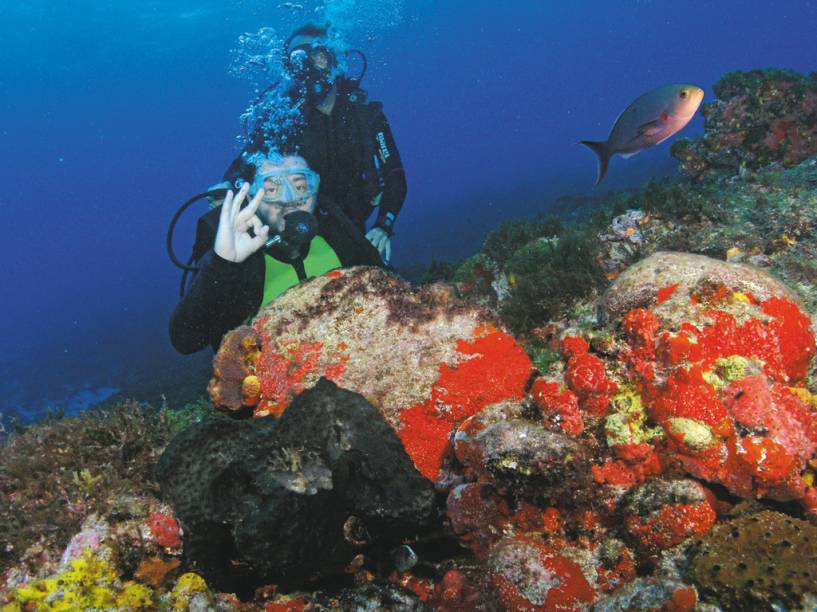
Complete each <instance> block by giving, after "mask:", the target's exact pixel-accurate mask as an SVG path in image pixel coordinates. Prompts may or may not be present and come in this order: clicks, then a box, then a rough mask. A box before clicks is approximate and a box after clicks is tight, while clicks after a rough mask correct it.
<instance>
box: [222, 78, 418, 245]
mask: <svg viewBox="0 0 817 612" xmlns="http://www.w3.org/2000/svg"><path fill="white" fill-rule="evenodd" d="M336 83H337V87H338V93H337V98H336V100H335V105H334V107H333V109H332V113H331V114H330V115H325V114H324V113H322V112H320V111H319V110H318V109H316V108H315V107H314V106H310V107H309V108H305V110H304V123H303V126H302V128H301V129H300V130H299V131H298V132H297V133H296V134H294V135H293V137H292V141H293V142H291V143H290V146H292V145H294V150H295V151H297V153H298V154H299V155H301V156H302V157H303V158H304V159H306V161H307V163H308V164H309V167H310V168H312V169H313V170H314V171H315V172H317V173H318V174H319V175H320V177H321V183H320V189H319V191H318V206H320V205H321V201H322V200H323V199H324V198H325V197H327V198H329V199H331V200H332V201H334V202H336V203H337V204H338V205H339V206H340V207H341V209H342V210H343V211H344V212H345V213H346V215H347V216H348V217H349V218H350V219H351V220H352V221H353V222H354V223H355V225H356V226H357V227H358V229H359V230H360V231H361V232H364V231H365V224H366V220H367V219H368V218H369V216H370V215H371V213H372V200H373V199H374V198H375V197H376V196H377V195H378V194H379V193H382V196H381V198H380V203H379V206H378V211H377V218H376V220H375V222H374V226H375V227H381V228H383V229H384V230H386V232H387V233H388V234H390V235H391V233H392V226H393V224H394V220H395V219H396V218H397V215H398V214H399V213H400V209H401V208H402V206H403V201H404V200H405V198H406V190H407V188H406V177H405V174H404V172H403V165H402V162H401V160H400V153H399V152H398V151H397V146H396V145H395V143H394V138H393V137H392V133H391V129H390V128H389V123H388V121H387V120H386V117H385V115H384V114H383V106H382V104H380V103H379V102H362V100H364V99H365V93H364V92H362V91H360V90H357V89H355V88H354V87H353V86H352V84H351V83H350V82H349V81H347V80H345V79H342V78H339V79H338V80H337V81H336ZM263 141H264V138H263V135H259V134H255V135H254V137H253V138H252V143H251V144H250V145H249V146H248V147H247V148H246V149H245V151H246V152H256V151H259V150H263V145H262V144H261V143H263ZM287 152H289V151H287ZM243 153H244V152H242V154H243ZM254 171H255V168H254V167H253V166H251V165H248V164H247V163H246V162H245V161H244V160H243V159H242V157H241V156H239V157H237V158H236V159H235V160H234V161H233V163H232V164H230V167H229V168H228V169H227V172H226V173H225V174H224V180H226V181H229V182H230V183H233V184H235V181H236V179H238V178H243V179H244V180H247V181H251V180H252V177H253V174H254Z"/></svg>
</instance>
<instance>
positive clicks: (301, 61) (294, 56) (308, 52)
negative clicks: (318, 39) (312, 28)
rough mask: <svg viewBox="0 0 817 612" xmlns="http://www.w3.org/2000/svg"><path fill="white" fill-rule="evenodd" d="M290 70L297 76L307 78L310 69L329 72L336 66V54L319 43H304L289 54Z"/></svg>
mask: <svg viewBox="0 0 817 612" xmlns="http://www.w3.org/2000/svg"><path fill="white" fill-rule="evenodd" d="M288 59H289V69H290V71H291V72H292V73H293V75H295V76H296V77H298V76H301V77H303V76H306V73H308V72H309V71H310V69H317V70H318V71H320V72H329V71H330V70H331V69H332V68H333V67H334V65H335V63H336V61H337V60H336V59H335V54H334V53H332V52H331V51H330V50H329V48H328V47H326V46H324V45H322V44H319V43H312V44H310V43H304V44H301V45H297V46H296V47H293V48H292V50H291V51H290V52H289V57H288Z"/></svg>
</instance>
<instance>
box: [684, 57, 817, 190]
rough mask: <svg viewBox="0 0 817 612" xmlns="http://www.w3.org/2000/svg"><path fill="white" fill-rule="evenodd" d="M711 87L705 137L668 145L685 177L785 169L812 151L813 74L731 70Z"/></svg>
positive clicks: (816, 112) (816, 99)
mask: <svg viewBox="0 0 817 612" xmlns="http://www.w3.org/2000/svg"><path fill="white" fill-rule="evenodd" d="M714 89H715V95H716V96H717V98H718V99H717V100H715V101H714V102H710V103H708V104H704V105H703V107H702V109H701V113H702V114H703V116H704V118H705V127H704V129H705V134H704V135H703V136H702V137H701V138H698V139H695V140H680V141H678V142H676V143H675V144H674V145H673V147H672V154H673V156H674V157H676V158H677V159H678V160H679V161H680V162H681V170H682V171H683V172H685V173H686V174H688V175H689V176H692V177H695V178H701V177H704V176H710V175H713V174H715V175H718V174H721V175H722V174H727V175H734V174H737V173H738V172H739V171H741V170H743V169H747V168H748V169H756V168H759V167H762V166H767V165H769V164H770V163H772V162H780V163H782V164H784V165H787V166H791V165H794V164H798V163H800V162H801V161H803V160H804V159H806V158H808V157H810V156H812V155H814V154H815V153H817V73H812V74H810V75H801V74H798V73H795V72H792V71H789V70H779V69H770V70H753V71H751V72H731V73H729V74H727V75H725V76H724V77H723V78H722V79H721V80H720V81H718V82H717V83H715V86H714Z"/></svg>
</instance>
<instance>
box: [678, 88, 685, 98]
mask: <svg viewBox="0 0 817 612" xmlns="http://www.w3.org/2000/svg"><path fill="white" fill-rule="evenodd" d="M678 95H679V96H681V98H686V97H687V90H686V89H685V90H683V91H682V92H681V93H680V94H678Z"/></svg>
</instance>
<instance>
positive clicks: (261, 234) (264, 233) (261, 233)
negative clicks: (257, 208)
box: [250, 215, 269, 252]
mask: <svg viewBox="0 0 817 612" xmlns="http://www.w3.org/2000/svg"><path fill="white" fill-rule="evenodd" d="M250 223H251V224H252V231H253V233H254V234H255V238H253V239H252V241H251V242H250V244H251V245H252V248H253V252H254V251H257V250H258V249H260V248H261V245H263V244H264V243H265V242H266V241H267V237H268V236H269V225H264V224H263V223H261V219H259V218H258V217H256V216H255V215H253V217H252V218H251V219H250Z"/></svg>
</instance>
